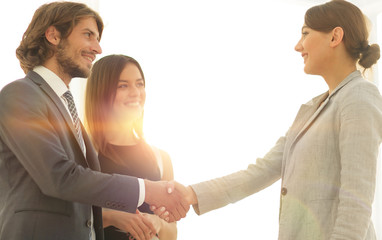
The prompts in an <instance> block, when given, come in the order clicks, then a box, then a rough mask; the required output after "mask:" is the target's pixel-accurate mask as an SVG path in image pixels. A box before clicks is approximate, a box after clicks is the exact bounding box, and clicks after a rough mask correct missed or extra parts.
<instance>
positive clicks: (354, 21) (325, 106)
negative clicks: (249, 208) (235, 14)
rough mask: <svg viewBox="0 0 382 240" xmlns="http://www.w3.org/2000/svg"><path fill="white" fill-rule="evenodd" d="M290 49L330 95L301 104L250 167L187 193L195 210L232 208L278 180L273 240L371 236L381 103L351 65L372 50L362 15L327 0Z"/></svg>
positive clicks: (310, 14)
mask: <svg viewBox="0 0 382 240" xmlns="http://www.w3.org/2000/svg"><path fill="white" fill-rule="evenodd" d="M295 50H296V51H298V52H300V53H301V56H302V57H303V59H304V63H305V68H304V71H305V73H307V74H313V75H320V76H322V77H323V78H324V80H325V82H326V83H327V85H328V87H329V90H328V91H327V92H325V93H323V94H322V95H319V96H317V97H315V98H313V99H312V100H311V101H309V102H308V103H306V104H303V105H302V106H301V108H300V110H299V112H298V114H297V116H296V119H295V121H294V122H293V124H292V126H291V127H290V129H289V130H288V132H287V133H286V135H285V136H283V137H281V138H280V139H279V140H278V141H277V143H276V145H275V146H274V147H273V148H272V149H271V150H270V151H269V152H268V153H267V154H266V155H265V156H264V157H263V158H258V159H257V160H256V164H251V165H249V167H248V169H246V170H243V171H239V172H236V173H233V174H231V175H228V176H225V177H221V178H217V179H213V180H210V181H206V182H202V183H199V184H194V185H191V186H189V187H188V188H186V189H185V188H183V187H182V186H181V185H176V187H175V189H177V190H180V191H182V190H183V191H185V190H187V194H189V202H190V204H193V205H194V209H195V211H196V213H198V214H203V213H206V212H208V211H211V210H214V209H217V208H220V207H223V206H225V205H227V204H229V203H234V202H236V201H238V200H241V199H243V198H245V197H247V196H249V195H251V194H253V193H255V192H258V191H260V190H262V189H264V188H265V187H267V186H269V185H271V184H273V183H274V182H276V181H277V180H278V179H280V178H281V179H282V182H281V198H280V199H281V201H280V218H279V239H282V240H327V239H331V240H334V239H357V240H363V239H367V240H371V239H376V237H375V231H374V227H373V224H372V221H371V213H372V202H373V199H374V191H375V185H376V164H377V158H378V151H379V146H380V143H381V139H382V98H381V95H380V93H379V91H378V89H377V87H376V86H375V85H374V84H372V83H370V82H368V81H366V80H364V79H363V77H362V74H361V72H359V71H358V70H357V66H356V65H357V63H359V65H361V66H362V67H363V68H364V69H367V68H370V67H371V66H372V65H373V64H374V63H376V61H377V60H378V59H379V55H380V51H379V46H378V45H376V44H373V45H371V46H370V45H369V43H368V31H367V28H366V23H365V19H364V16H363V14H362V12H361V11H360V10H359V9H358V8H357V7H356V6H354V5H353V4H351V3H349V2H346V1H342V0H333V1H330V2H328V3H325V4H322V5H318V6H315V7H312V8H310V9H309V10H308V11H307V12H306V14H305V23H304V25H303V27H302V37H301V39H300V40H299V42H298V43H297V45H296V47H295Z"/></svg>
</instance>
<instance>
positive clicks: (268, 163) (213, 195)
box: [191, 137, 285, 215]
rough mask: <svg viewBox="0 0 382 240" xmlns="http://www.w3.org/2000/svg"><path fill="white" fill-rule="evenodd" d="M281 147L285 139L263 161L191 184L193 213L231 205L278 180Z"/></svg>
mask: <svg viewBox="0 0 382 240" xmlns="http://www.w3.org/2000/svg"><path fill="white" fill-rule="evenodd" d="M284 144H285V137H281V138H280V139H279V140H278V141H277V143H276V144H275V146H274V147H273V148H272V149H271V150H270V151H269V152H268V153H267V154H266V155H265V156H264V158H258V159H257V160H256V164H250V165H249V166H248V168H247V169H246V170H242V171H238V172H236V173H233V174H230V175H227V176H224V177H220V178H216V179H212V180H209V181H205V182H201V183H198V184H194V185H191V187H192V189H193V190H194V192H195V193H196V196H197V198H198V204H197V205H194V206H193V207H194V210H195V212H196V213H197V214H198V215H200V214H204V213H206V212H209V211H211V210H214V209H217V208H221V207H224V206H226V205H227V204H230V203H235V202H237V201H239V200H241V199H243V198H245V197H248V196H250V195H252V194H254V193H256V192H258V191H260V190H262V189H264V188H266V187H268V186H270V185H271V184H273V183H274V182H276V181H277V180H278V179H280V177H281V167H282V158H283V152H284Z"/></svg>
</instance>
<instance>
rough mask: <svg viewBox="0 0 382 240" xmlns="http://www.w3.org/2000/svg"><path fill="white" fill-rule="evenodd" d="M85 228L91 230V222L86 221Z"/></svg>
mask: <svg viewBox="0 0 382 240" xmlns="http://www.w3.org/2000/svg"><path fill="white" fill-rule="evenodd" d="M86 226H87V227H88V228H91V227H92V221H91V220H87V221H86Z"/></svg>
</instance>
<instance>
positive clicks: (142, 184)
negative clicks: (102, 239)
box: [137, 178, 146, 207]
mask: <svg viewBox="0 0 382 240" xmlns="http://www.w3.org/2000/svg"><path fill="white" fill-rule="evenodd" d="M138 183H139V198H138V206H137V207H140V206H141V205H142V204H143V202H144V201H145V197H146V191H145V181H143V179H142V178H138Z"/></svg>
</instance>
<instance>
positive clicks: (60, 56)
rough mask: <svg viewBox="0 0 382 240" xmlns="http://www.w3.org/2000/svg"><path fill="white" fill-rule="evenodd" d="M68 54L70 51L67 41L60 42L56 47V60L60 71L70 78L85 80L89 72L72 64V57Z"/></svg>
mask: <svg viewBox="0 0 382 240" xmlns="http://www.w3.org/2000/svg"><path fill="white" fill-rule="evenodd" d="M68 52H70V49H69V47H68V44H67V41H65V40H64V41H61V42H60V43H59V44H58V46H57V52H56V59H57V62H58V65H59V66H60V68H61V70H62V71H63V72H64V73H66V74H69V75H70V76H71V77H72V78H75V77H79V78H87V77H88V76H89V73H90V70H88V69H83V68H82V69H81V67H80V66H79V65H78V64H77V63H75V62H74V59H73V56H70V55H69V54H68Z"/></svg>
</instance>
